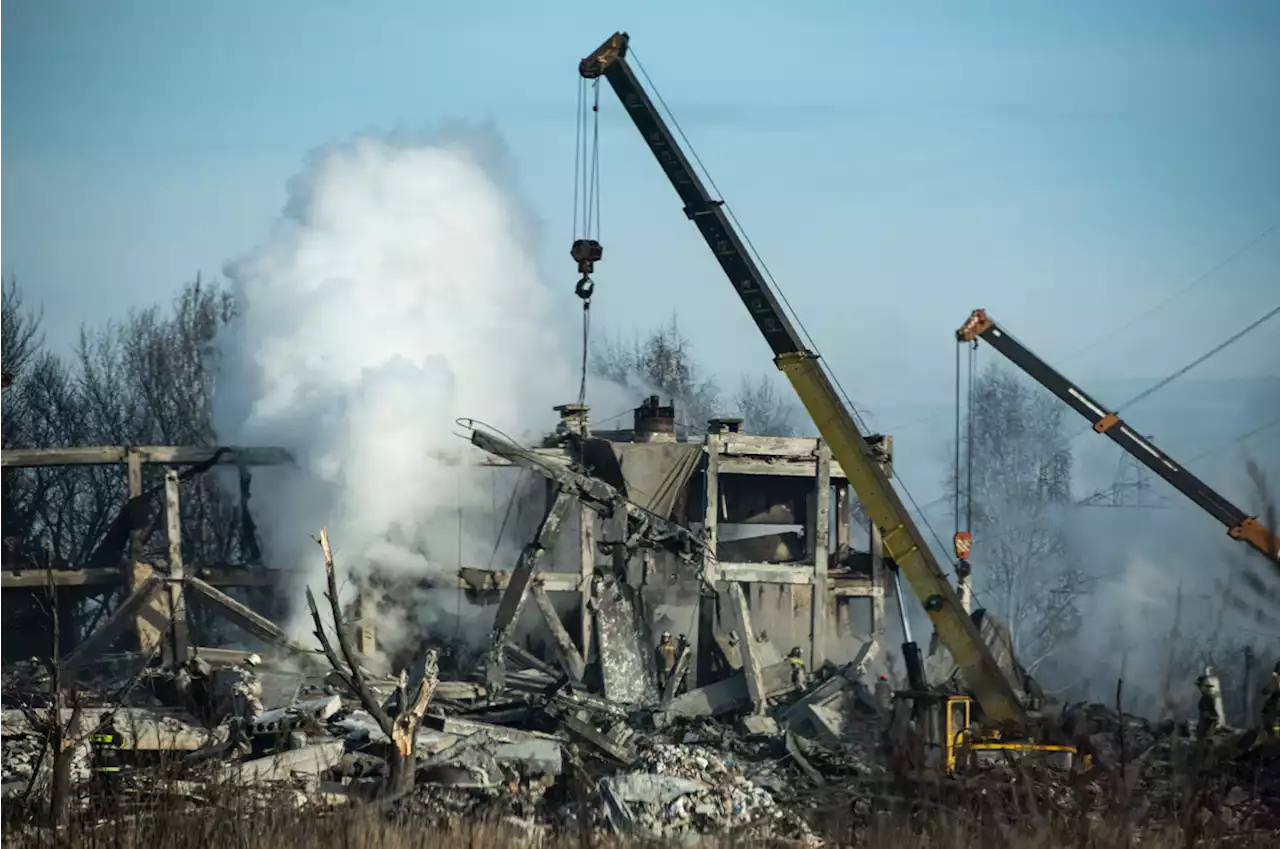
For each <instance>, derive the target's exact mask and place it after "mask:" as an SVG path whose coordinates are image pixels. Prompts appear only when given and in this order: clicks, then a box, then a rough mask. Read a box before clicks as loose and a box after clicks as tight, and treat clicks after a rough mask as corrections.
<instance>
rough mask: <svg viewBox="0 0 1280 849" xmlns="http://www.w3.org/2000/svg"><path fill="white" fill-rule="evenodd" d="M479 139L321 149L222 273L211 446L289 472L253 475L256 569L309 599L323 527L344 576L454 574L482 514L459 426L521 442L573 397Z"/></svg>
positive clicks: (567, 349)
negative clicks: (278, 452)
mask: <svg viewBox="0 0 1280 849" xmlns="http://www.w3.org/2000/svg"><path fill="white" fill-rule="evenodd" d="M495 142H496V139H495V138H494V137H493V135H492V134H491V133H488V132H477V133H470V132H468V133H453V134H450V135H447V136H441V137H437V138H434V139H431V140H421V139H417V140H403V139H392V138H382V137H364V138H360V139H358V140H356V141H354V142H353V143H350V144H346V145H342V146H335V147H331V148H328V149H325V150H322V151H320V152H319V153H318V154H317V155H315V156H314V157H313V159H312V161H311V162H310V163H309V165H308V167H307V168H306V169H305V170H304V172H303V173H302V174H301V175H300V176H299V177H297V178H296V179H295V181H294V182H293V183H292V184H291V186H290V198H289V201H288V203H287V205H286V207H285V209H284V211H283V213H282V215H281V218H280V220H279V222H278V223H277V225H276V227H275V228H274V229H273V232H272V233H271V234H270V235H269V237H268V238H267V239H266V240H265V241H264V242H263V243H262V244H261V245H259V246H258V247H257V248H256V249H254V250H253V251H251V252H250V253H248V254H247V255H246V256H244V257H243V258H242V259H240V260H238V261H236V262H234V263H233V264H231V265H230V266H229V267H228V269H227V274H228V277H229V279H230V282H231V286H232V290H233V293H234V296H235V299H236V303H237V306H238V309H239V316H238V317H237V319H235V320H234V321H233V322H232V324H230V325H229V326H228V327H227V328H226V331H225V332H224V333H223V334H222V335H221V336H220V337H219V339H218V347H219V352H220V357H221V371H220V374H219V379H218V383H217V390H216V395H215V422H216V426H217V429H218V434H219V438H220V440H221V441H222V443H223V444H231V445H273V446H281V447H284V448H287V449H289V450H290V451H292V452H293V454H294V455H295V457H296V458H297V463H298V466H297V468H296V469H285V470H276V469H272V470H262V471H259V472H257V473H255V478H254V499H253V508H254V515H255V518H256V520H257V522H258V524H259V527H260V530H261V532H262V536H263V545H264V550H265V555H266V558H267V561H268V562H269V563H270V564H271V565H273V566H276V567H280V568H289V569H299V570H302V571H303V573H304V577H306V578H307V580H308V581H309V582H310V583H311V584H312V585H313V586H314V585H316V583H317V581H316V578H317V577H318V574H319V569H320V564H321V562H322V561H321V559H320V553H319V550H318V546H316V545H315V543H314V542H313V541H312V535H314V534H316V533H318V531H319V529H320V528H321V527H322V526H327V527H328V528H329V534H330V537H331V539H332V540H333V543H334V547H335V552H336V555H337V558H338V559H339V560H340V561H341V564H340V565H341V566H342V567H345V568H348V569H361V568H364V567H366V566H377V567H380V568H381V569H384V570H388V571H391V572H400V573H407V574H422V575H427V574H430V573H432V572H438V571H440V570H443V569H446V568H447V569H453V568H454V567H455V566H456V564H457V561H458V559H459V547H460V541H459V536H460V533H461V524H460V521H461V520H460V518H459V517H460V515H462V514H467V515H470V516H472V517H473V518H474V517H475V516H476V515H477V514H488V513H489V512H490V511H491V509H492V505H493V499H494V495H493V491H494V490H493V484H492V473H491V472H489V471H486V470H482V469H479V468H477V467H476V466H475V462H476V461H477V460H478V459H479V458H480V452H478V451H477V450H476V449H473V448H471V447H470V446H469V445H467V444H466V442H465V441H464V440H462V439H459V438H458V436H456V435H455V434H456V432H457V431H458V428H457V426H456V425H455V420H456V419H458V418H459V417H471V418H475V419H478V420H482V421H484V422H487V423H490V424H492V425H494V426H496V427H498V428H501V429H502V430H503V431H505V432H507V433H508V434H510V435H511V436H513V437H515V438H521V437H528V436H529V435H531V434H534V433H543V432H546V431H547V430H549V429H550V428H551V426H552V425H553V424H554V417H555V414H554V413H553V412H552V410H551V407H552V406H553V405H554V404H557V403H563V402H565V401H568V400H572V399H573V397H576V394H577V392H576V390H577V388H578V374H577V372H576V364H575V363H574V357H575V356H576V352H574V351H573V350H572V348H573V341H571V340H574V339H575V334H574V333H572V332H569V333H565V332H562V330H563V328H561V327H560V326H558V320H557V316H556V313H555V310H554V309H553V305H554V301H553V299H554V298H556V297H561V296H563V295H562V294H560V293H556V292H553V291H552V290H551V289H549V288H548V287H547V286H546V285H545V284H544V282H543V280H542V279H541V278H540V275H539V273H538V268H537V263H536V262H535V259H534V248H533V244H532V232H531V231H532V227H531V226H530V219H529V216H528V215H527V213H526V211H525V210H524V209H523V208H522V207H521V205H520V204H519V203H518V202H517V200H516V199H515V198H514V196H513V195H512V194H511V193H510V192H509V191H507V189H506V188H505V183H506V179H507V175H508V171H509V169H508V168H507V164H506V161H505V159H504V157H503V155H502V151H501V145H500V144H496V143H495ZM566 262H567V260H566ZM565 291H567V290H565ZM507 486H508V487H509V484H508V485H507ZM508 491H509V490H508ZM503 500H504V502H505V492H504V497H503ZM499 506H500V507H501V506H502V505H499ZM475 526H483V527H484V528H485V529H486V530H489V529H491V527H492V526H491V525H490V524H488V522H487V521H486V522H480V523H473V524H472V527H475ZM467 533H468V535H470V534H471V533H472V530H471V529H470V528H469V529H467ZM464 542H465V541H464ZM472 542H474V540H472ZM487 545H488V546H490V547H492V545H493V542H492V540H491V539H490V540H489V541H488V542H487ZM480 547H481V546H478V545H476V546H473V548H480Z"/></svg>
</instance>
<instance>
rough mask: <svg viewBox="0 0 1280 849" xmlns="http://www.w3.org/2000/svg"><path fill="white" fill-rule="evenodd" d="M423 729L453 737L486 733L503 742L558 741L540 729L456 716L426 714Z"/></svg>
mask: <svg viewBox="0 0 1280 849" xmlns="http://www.w3.org/2000/svg"><path fill="white" fill-rule="evenodd" d="M422 727H423V729H429V730H432V731H437V732H440V733H442V734H449V735H452V736H454V737H470V736H471V735H473V734H486V735H488V736H489V737H492V738H493V739H494V740H501V741H503V742H505V743H527V742H530V741H532V740H551V741H554V742H559V740H560V738H559V737H557V736H555V735H554V734H544V733H542V732H541V731H522V730H520V729H518V728H507V727H505V726H502V725H490V724H489V723H487V722H476V721H475V720H471V719H462V718H460V717H456V716H435V715H432V714H428V715H427V716H424V717H423V718H422Z"/></svg>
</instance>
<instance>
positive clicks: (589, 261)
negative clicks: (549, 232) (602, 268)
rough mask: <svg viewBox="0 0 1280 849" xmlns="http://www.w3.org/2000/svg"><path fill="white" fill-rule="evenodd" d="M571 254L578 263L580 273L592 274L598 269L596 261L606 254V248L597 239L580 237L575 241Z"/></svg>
mask: <svg viewBox="0 0 1280 849" xmlns="http://www.w3.org/2000/svg"><path fill="white" fill-rule="evenodd" d="M569 256H571V257H573V259H574V261H575V262H577V263H578V273H579V274H590V273H591V272H593V271H595V270H596V263H597V262H599V261H600V258H601V257H603V256H604V248H602V247H600V243H599V242H597V241H596V240H595V239H578V240H577V241H576V242H574V243H573V249H572V250H570V251H569Z"/></svg>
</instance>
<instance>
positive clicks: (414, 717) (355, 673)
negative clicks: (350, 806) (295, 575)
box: [307, 528, 439, 798]
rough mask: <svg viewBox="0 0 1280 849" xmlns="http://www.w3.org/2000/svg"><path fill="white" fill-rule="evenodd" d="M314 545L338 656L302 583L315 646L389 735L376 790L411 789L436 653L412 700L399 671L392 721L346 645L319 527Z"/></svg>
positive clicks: (388, 793) (325, 538) (390, 793)
mask: <svg viewBox="0 0 1280 849" xmlns="http://www.w3.org/2000/svg"><path fill="white" fill-rule="evenodd" d="M320 548H321V549H322V550H323V551H324V569H325V582H326V586H327V589H328V592H327V593H326V594H325V596H326V598H328V600H329V611H330V614H331V616H332V617H333V630H334V633H335V634H337V639H338V648H339V649H341V651H342V657H339V656H338V652H336V651H335V650H334V648H333V644H332V643H331V642H329V637H328V634H327V633H326V631H325V627H324V623H323V620H322V619H321V618H320V610H319V608H318V607H317V606H316V600H315V596H313V595H312V594H311V590H310V588H308V589H307V606H308V607H310V608H311V618H312V620H313V622H314V623H315V626H316V631H315V634H316V639H318V640H319V641H320V646H321V648H322V649H324V654H325V657H326V658H328V660H329V665H330V666H332V667H333V670H334V672H336V673H337V674H338V677H340V678H341V679H342V681H343V683H344V684H346V686H347V689H348V690H350V691H351V693H353V694H354V695H355V696H356V698H358V699H359V700H360V704H361V705H362V706H363V707H364V709H365V710H366V711H368V712H369V716H371V717H373V720H374V722H376V723H378V727H379V728H380V729H381V730H382V733H383V734H386V735H387V738H388V739H390V740H391V752H390V754H388V755H387V771H386V774H385V777H384V781H383V786H382V793H381V795H382V796H384V797H389V798H394V797H396V796H401V795H404V794H405V793H408V792H409V791H410V790H411V789H413V784H414V779H415V776H416V773H417V768H418V758H417V753H416V748H417V740H418V728H420V727H421V725H422V717H423V716H424V715H425V714H426V712H427V707H428V705H430V703H431V695H432V694H433V693H434V692H435V688H436V682H437V680H438V679H439V667H438V664H437V655H436V652H435V650H434V649H432V650H431V651H428V652H427V655H426V657H425V658H424V659H423V664H422V679H421V681H420V682H419V683H418V686H417V689H416V691H415V693H414V696H413V700H412V703H411V702H410V699H409V676H408V674H407V673H406V672H404V671H403V670H402V671H401V672H400V685H399V689H398V694H397V695H398V704H397V708H398V711H399V712H398V713H397V715H396V717H395V719H394V720H392V718H391V716H390V715H389V714H388V713H387V712H386V711H385V710H384V709H383V707H382V705H381V703H379V701H378V699H377V698H376V697H375V696H374V694H373V691H371V690H370V689H369V686H368V684H367V683H366V682H365V680H364V673H363V672H362V671H361V669H360V664H359V662H358V661H357V660H356V653H355V650H354V649H353V648H352V646H351V636H350V629H349V628H348V627H347V622H346V621H345V620H344V618H343V615H342V604H341V602H340V601H339V600H338V578H337V574H336V570H335V569H334V565H333V550H332V549H331V548H330V547H329V533H328V531H327V530H326V529H323V528H322V529H321V530H320ZM344 661H345V662H344Z"/></svg>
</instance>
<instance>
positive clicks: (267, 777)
mask: <svg viewBox="0 0 1280 849" xmlns="http://www.w3.org/2000/svg"><path fill="white" fill-rule="evenodd" d="M345 745H346V744H345V743H344V742H343V741H342V740H326V741H324V742H321V743H313V744H312V745H310V746H307V747H306V748H303V749H294V750H292V751H287V752H278V753H276V754H274V755H267V756H266V757H264V758H255V759H253V760H251V761H241V762H240V763H236V764H227V765H226V766H224V767H222V769H221V770H219V775H220V776H221V777H222V778H223V779H230V780H237V781H288V780H289V779H291V778H294V777H297V776H307V777H315V776H318V775H319V774H320V773H322V772H324V771H325V770H327V769H329V768H331V767H333V766H335V765H337V763H338V761H339V759H341V758H342V753H343V751H344V748H345Z"/></svg>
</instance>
